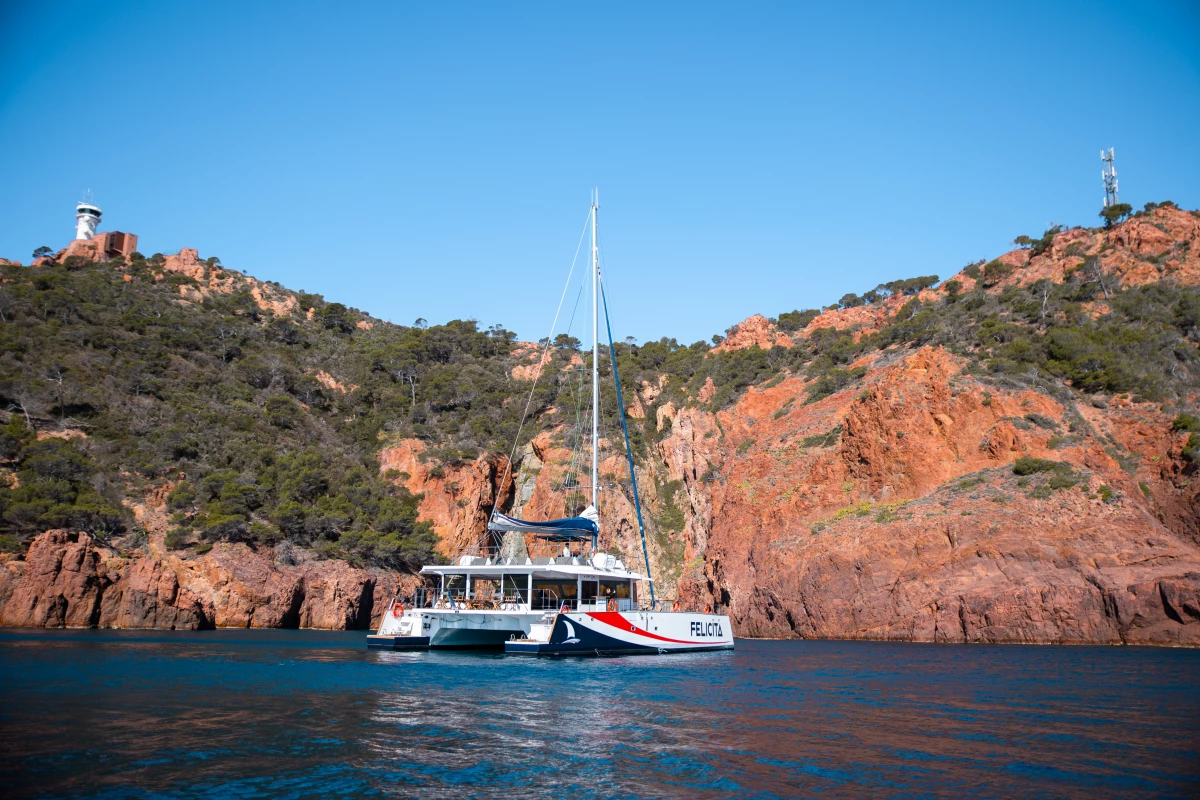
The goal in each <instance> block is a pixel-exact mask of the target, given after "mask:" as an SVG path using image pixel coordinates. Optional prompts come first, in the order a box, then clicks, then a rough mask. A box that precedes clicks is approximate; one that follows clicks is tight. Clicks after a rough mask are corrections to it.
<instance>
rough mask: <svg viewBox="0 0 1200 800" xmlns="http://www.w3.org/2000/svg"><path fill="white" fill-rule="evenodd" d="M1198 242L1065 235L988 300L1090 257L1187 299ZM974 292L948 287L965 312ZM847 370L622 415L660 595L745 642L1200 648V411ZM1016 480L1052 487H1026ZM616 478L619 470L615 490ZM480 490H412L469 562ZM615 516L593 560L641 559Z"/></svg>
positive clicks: (531, 501) (540, 467)
mask: <svg viewBox="0 0 1200 800" xmlns="http://www.w3.org/2000/svg"><path fill="white" fill-rule="evenodd" d="M1198 239H1200V220H1198V219H1197V217H1196V215H1194V214H1192V213H1188V212H1184V211H1180V210H1178V209H1174V208H1170V207H1167V208H1162V209H1158V210H1157V211H1155V212H1154V213H1153V214H1150V215H1148V216H1147V217H1145V218H1138V219H1133V220H1130V221H1128V222H1126V223H1123V224H1122V225H1119V226H1117V227H1116V228H1115V229H1114V230H1111V231H1103V230H1101V231H1088V230H1084V229H1074V230H1071V231H1066V232H1063V233H1061V234H1060V235H1059V236H1056V237H1054V238H1053V241H1052V243H1051V244H1050V246H1049V247H1046V248H1045V249H1044V250H1043V251H1042V252H1040V253H1037V254H1036V255H1035V254H1034V253H1032V252H1031V251H1030V250H1029V249H1024V250H1017V251H1014V252H1012V253H1009V254H1006V255H1005V256H1002V257H1001V258H1000V259H997V261H998V262H999V263H1001V264H1005V265H1008V266H1010V267H1011V268H1012V270H1011V272H1009V273H1007V274H1005V272H1004V271H1003V270H997V272H996V273H995V274H998V275H1001V276H1002V277H999V278H997V279H995V280H994V281H992V282H991V285H990V286H989V287H988V291H989V292H992V293H994V294H998V293H1001V292H1004V291H1005V289H1006V288H1008V287H1012V286H1030V285H1033V284H1035V283H1037V282H1038V281H1049V282H1051V283H1060V284H1061V283H1063V282H1064V281H1067V280H1070V279H1071V274H1072V273H1073V272H1075V271H1078V270H1079V269H1080V267H1081V264H1083V263H1087V262H1085V261H1083V260H1084V259H1087V258H1088V257H1089V256H1094V257H1095V258H1096V261H1097V262H1099V272H1098V273H1097V274H1099V275H1101V276H1106V279H1107V280H1108V281H1109V282H1110V283H1111V284H1112V285H1113V286H1119V285H1123V286H1126V287H1129V286H1139V285H1149V284H1155V283H1157V282H1160V281H1170V282H1172V283H1174V284H1185V285H1194V284H1195V283H1198V282H1200V247H1197V246H1194V245H1195V243H1196V242H1197V240H1198ZM1093 263H1094V262H1093ZM974 271H976V270H969V271H968V272H967V273H961V274H959V275H957V276H955V279H956V280H958V282H959V284H960V286H964V285H965V289H962V290H963V291H969V290H971V289H973V288H975V285H976V283H977V279H976V278H972V277H971V275H970V274H969V273H970V272H974ZM946 292H947V289H946V283H943V284H942V286H941V287H940V288H938V289H926V290H923V291H921V292H920V293H919V294H918V296H917V299H922V300H925V301H927V302H933V303H936V302H944V298H945V296H946ZM1105 294H1107V289H1106V291H1105ZM912 299H913V298H911V297H905V296H901V295H899V294H897V295H896V296H893V297H891V298H888V299H886V300H883V301H881V302H878V303H874V304H870V305H867V306H859V307H853V308H844V309H836V310H828V311H825V312H824V313H822V314H820V315H818V316H817V317H816V318H815V319H813V320H812V321H811V322H810V323H808V324H807V325H806V326H805V327H804V328H803V329H802V330H799V331H792V332H790V333H784V332H781V331H779V330H778V329H777V328H776V326H775V324H774V323H773V322H771V321H769V320H767V319H766V318H764V317H761V316H758V317H752V318H750V319H749V320H747V321H745V322H743V323H741V324H740V325H737V326H735V327H734V328H733V329H731V331H730V334H729V336H728V337H726V338H725V340H724V341H723V342H721V343H720V344H719V345H718V346H717V347H716V348H714V352H725V351H730V350H736V349H741V348H749V347H758V348H762V349H767V348H771V347H782V348H791V347H793V346H798V345H800V344H801V343H803V342H804V340H806V339H807V338H809V337H810V336H813V335H814V332H817V331H820V329H822V328H827V329H829V328H832V329H836V330H849V331H852V332H853V333H854V336H855V337H856V338H857V337H862V336H866V335H869V334H870V333H872V332H874V331H876V330H878V329H880V328H882V327H884V326H885V325H887V324H888V323H889V322H890V321H892V320H893V319H894V318H895V316H896V315H897V314H898V313H899V312H900V310H901V309H902V308H903V307H905V305H906V304H907V303H909V302H910V301H911V300H912ZM1093 307H1096V306H1093ZM1187 346H1189V347H1191V348H1193V349H1194V348H1195V343H1194V342H1190V343H1188V345H1187ZM1183 363H1185V364H1188V363H1190V362H1188V361H1185V362H1183ZM850 366H851V367H855V368H859V369H861V370H862V371H863V374H862V376H861V378H860V379H859V380H857V381H855V382H854V383H853V384H852V385H851V386H850V387H847V388H845V389H843V390H841V391H837V392H834V393H833V394H831V395H829V396H827V397H824V398H823V399H820V400H818V401H816V402H811V403H810V402H806V401H807V399H808V396H809V394H810V392H811V391H812V389H813V384H814V382H813V381H812V380H811V379H808V378H806V377H805V376H803V375H801V374H788V373H786V372H785V373H784V374H782V375H780V376H778V377H777V378H776V379H774V380H771V381H768V382H767V383H766V384H763V385H761V386H758V387H754V388H752V389H750V390H749V391H748V392H746V393H745V394H743V395H742V396H741V397H740V399H739V400H738V401H737V402H736V403H735V404H733V405H732V406H731V407H728V408H724V409H712V408H711V407H709V406H708V405H707V401H708V398H709V397H711V396H712V394H713V391H714V386H713V383H712V381H711V380H708V381H706V383H705V384H704V385H703V386H702V387H701V388H700V389H699V391H697V392H696V393H695V395H692V396H689V397H688V398H686V399H685V400H684V401H683V402H674V401H671V402H661V401H660V399H659V395H660V391H661V386H662V384H663V382H664V381H665V380H666V379H667V376H663V380H660V381H659V382H657V383H654V382H648V383H645V384H644V385H643V388H642V391H641V392H640V393H639V395H638V396H637V397H634V398H631V416H632V417H635V418H636V417H641V416H643V415H645V414H650V415H651V416H652V417H653V419H654V422H655V425H654V428H655V429H656V431H657V432H658V434H659V438H658V439H657V441H655V442H654V443H653V445H652V447H651V452H650V458H648V459H646V460H645V461H644V462H643V464H642V465H640V467H639V481H640V483H641V487H642V499H643V503H644V504H645V506H646V512H647V513H646V516H647V519H648V520H649V534H650V537H649V538H650V550H651V568H652V570H653V571H654V574H655V575H656V578H657V581H658V583H657V586H658V591H659V595H660V596H666V597H668V598H675V597H678V598H681V599H682V600H683V601H684V602H685V603H687V604H689V605H690V606H692V607H695V608H701V607H704V606H712V607H715V608H718V609H721V610H723V611H725V612H727V613H729V614H730V615H731V616H732V618H733V621H734V624H735V626H736V629H737V631H738V633H739V635H742V636H765V637H781V636H783V637H786V636H803V637H822V638H867V639H903V640H918V641H959V642H1057V643H1069V642H1104V643H1155V644H1191V645H1195V644H1200V481H1197V477H1198V473H1197V465H1196V464H1195V463H1193V461H1191V460H1189V459H1188V458H1186V457H1185V456H1184V453H1183V451H1184V449H1185V446H1186V445H1187V442H1188V441H1189V433H1188V432H1187V431H1178V430H1176V429H1175V428H1174V427H1173V424H1172V423H1173V419H1174V416H1175V413H1176V412H1177V411H1178V410H1179V409H1180V408H1184V409H1186V408H1194V407H1195V403H1196V395H1195V394H1194V393H1193V394H1191V395H1190V396H1188V397H1187V398H1185V399H1184V401H1183V402H1182V403H1181V404H1177V405H1174V406H1171V407H1170V408H1168V405H1164V404H1162V403H1161V402H1146V401H1139V400H1138V398H1131V397H1130V396H1129V395H1120V394H1116V395H1089V394H1087V393H1083V392H1080V391H1078V390H1075V389H1072V388H1071V386H1070V384H1069V382H1058V383H1057V384H1053V383H1051V384H1047V383H1038V382H1036V381H1013V380H1000V381H997V380H995V379H993V378H992V377H990V376H987V375H985V374H981V373H980V370H979V369H978V367H977V365H976V364H975V363H974V361H973V359H972V358H971V357H969V355H955V354H952V353H950V352H948V351H947V350H946V349H945V348H943V347H930V346H927V347H923V348H918V349H915V350H914V349H911V348H907V347H890V348H885V349H883V350H881V351H879V352H875V353H870V354H867V355H864V356H863V357H862V358H861V359H860V360H859V361H856V362H854V363H853V364H851V365H850ZM1182 368H1184V369H1187V367H1182ZM1190 368H1191V369H1192V370H1195V369H1196V368H1195V367H1194V366H1192V367H1190ZM557 434H558V430H557V429H554V428H551V429H549V430H547V431H544V432H543V433H542V434H541V435H540V436H539V437H538V438H537V439H535V440H534V442H532V443H531V445H530V446H529V447H528V448H526V449H525V450H524V451H523V452H522V453H521V454H520V458H519V459H518V462H517V465H516V475H515V486H516V489H515V499H514V506H515V508H516V509H517V511H518V512H524V513H527V514H529V515H530V516H538V515H541V516H554V515H558V514H562V513H565V512H566V511H567V509H566V508H565V507H564V506H563V505H562V492H561V490H558V491H556V487H557V482H558V481H559V480H560V479H561V475H562V473H563V471H564V470H565V469H566V468H567V465H568V462H569V459H570V455H571V453H570V450H569V449H567V448H566V447H565V446H564V445H563V441H562V437H561V436H559V435H557ZM415 446H416V445H415V444H408V443H406V444H401V445H399V446H397V448H396V449H395V451H394V452H396V453H402V452H406V448H409V447H415ZM386 452H387V451H385V453H386ZM1018 459H1024V461H1023V462H1022V464H1026V463H1030V461H1031V460H1032V462H1031V463H1032V464H1033V466H1034V467H1037V468H1039V469H1038V470H1037V471H1033V472H1029V473H1028V474H1017V473H1018V472H1024V471H1025V470H1023V469H1021V465H1017V468H1016V469H1014V465H1015V464H1016V462H1017V460H1018ZM388 463H391V462H390V461H389V462H388ZM406 463H407V462H406ZM1026 469H1028V467H1026ZM471 471H472V472H473V474H478V473H479V468H478V466H473V467H472V468H471ZM624 471H625V467H624V465H623V463H621V462H620V460H619V459H618V458H615V457H614V458H610V459H609V460H607V461H605V464H604V467H603V469H602V473H605V474H606V475H607V476H608V477H609V478H610V479H612V478H613V477H614V476H620V475H623V474H624ZM457 485H458V486H459V487H461V486H472V487H473V486H477V485H480V484H479V483H478V481H475V482H472V481H460V482H457ZM483 485H484V486H485V488H483V489H482V490H471V491H469V492H468V493H467V494H466V495H463V494H461V493H459V494H455V498H456V505H455V507H454V508H451V507H450V505H449V504H448V503H446V502H444V501H442V500H440V499H438V498H439V497H440V496H442V495H444V494H445V492H444V489H443V488H442V485H440V484H439V483H438V482H431V481H428V480H426V479H425V478H424V477H423V476H422V474H421V473H420V472H419V471H410V473H409V483H408V486H409V488H410V489H411V490H413V491H414V492H420V493H423V494H424V495H425V496H426V497H425V500H424V505H423V511H424V512H425V513H427V514H429V515H430V517H431V518H433V519H435V520H437V524H438V526H439V528H440V529H442V530H446V531H450V530H452V531H454V535H453V540H454V541H456V542H457V541H462V540H463V538H464V536H467V535H468V534H469V533H470V532H471V531H472V530H473V531H474V532H475V535H478V533H479V532H480V531H481V530H482V524H481V522H480V521H481V520H482V519H484V518H485V517H486V513H485V512H483V511H481V509H483V508H484V507H486V508H488V509H490V504H491V500H492V498H493V497H494V496H495V492H496V489H495V487H494V486H492V485H490V484H486V482H484V484H483ZM459 491H460V492H461V489H460V490H459ZM506 491H507V490H506ZM610 497H611V499H610V500H609V505H608V506H606V507H605V509H604V511H605V514H606V519H607V521H608V525H607V526H606V536H607V537H608V538H607V539H605V540H603V541H602V542H601V544H602V546H606V547H608V546H611V547H617V548H620V549H621V550H622V551H623V552H624V553H626V555H627V557H629V558H630V559H631V560H634V561H640V558H639V557H638V556H639V549H640V547H639V545H638V541H637V537H636V525H635V521H634V514H633V508H632V504H631V500H630V497H629V493H628V487H627V486H623V487H618V490H617V491H615V492H613V493H612V495H611V496H610ZM468 518H469V520H468Z"/></svg>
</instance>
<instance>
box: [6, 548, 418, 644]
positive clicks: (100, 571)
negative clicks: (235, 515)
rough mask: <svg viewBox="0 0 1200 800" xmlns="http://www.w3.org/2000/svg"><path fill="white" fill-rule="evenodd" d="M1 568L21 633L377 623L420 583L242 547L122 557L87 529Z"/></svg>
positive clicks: (9, 608) (10, 613) (9, 616)
mask: <svg viewBox="0 0 1200 800" xmlns="http://www.w3.org/2000/svg"><path fill="white" fill-rule="evenodd" d="M3 567H4V570H3V571H2V572H0V624H2V625H12V626H23V627H69V628H70V627H76V628H79V627H101V628H162V629H173V630H201V629H205V628H323V629H332V630H351V629H355V628H366V627H368V626H374V625H377V624H378V622H379V620H380V618H381V616H382V614H383V612H384V610H385V609H386V608H387V603H388V601H389V600H390V599H391V598H392V597H395V596H397V595H403V594H407V593H409V592H411V590H412V588H413V587H414V586H415V585H416V584H417V583H418V579H417V578H416V577H415V576H411V575H398V574H394V573H389V572H384V571H373V572H371V571H367V570H361V569H356V568H354V567H351V566H350V565H349V564H347V563H346V562H344V561H308V562H305V563H301V564H297V565H294V566H291V565H282V564H278V563H275V562H274V561H273V560H272V558H271V557H269V556H268V555H267V554H264V553H256V552H254V551H252V550H250V548H248V547H246V546H245V545H242V544H218V545H216V546H215V547H214V548H213V549H212V551H211V552H209V553H208V554H206V555H204V556H202V557H199V558H194V559H184V558H179V557H177V556H174V555H168V554H159V555H151V556H145V557H141V558H136V559H132V560H130V559H125V558H121V557H119V556H118V555H116V554H115V553H113V552H112V551H110V550H108V549H106V548H103V547H98V546H97V545H96V543H95V541H94V540H93V539H92V538H91V537H90V536H88V535H87V534H85V533H78V534H76V533H67V532H66V531H48V532H46V533H44V534H42V535H41V536H39V537H37V538H36V539H35V540H34V541H33V543H32V544H31V545H30V548H29V553H28V556H27V558H26V560H25V561H9V562H7V563H5V564H4V565H3Z"/></svg>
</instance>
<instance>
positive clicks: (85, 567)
mask: <svg viewBox="0 0 1200 800" xmlns="http://www.w3.org/2000/svg"><path fill="white" fill-rule="evenodd" d="M8 566H9V567H10V568H11V566H12V565H11V563H10V564H9V565H8ZM9 575H10V578H9V580H11V579H12V577H11V576H12V575H13V572H10V573H9ZM108 584H109V579H108V576H107V574H106V572H105V570H104V567H103V563H102V560H101V553H100V551H99V550H98V549H97V548H96V547H95V546H94V544H93V542H92V538H91V537H90V536H88V535H87V534H86V533H79V534H74V533H67V532H66V531H47V532H46V533H44V534H42V535H41V536H39V537H38V538H37V539H36V540H34V542H33V544H32V545H30V547H29V554H28V556H27V558H26V560H25V569H24V571H23V574H22V575H21V576H20V578H19V579H18V580H16V581H15V586H14V588H13V590H12V593H11V594H10V595H9V598H8V602H7V603H5V604H4V608H3V609H0V624H3V625H13V626H23V627H64V626H65V627H68V628H86V627H90V626H92V625H95V624H96V622H97V620H98V618H99V613H100V595H101V594H102V593H103V591H104V590H105V589H106V588H107V587H108Z"/></svg>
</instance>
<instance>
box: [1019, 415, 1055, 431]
mask: <svg viewBox="0 0 1200 800" xmlns="http://www.w3.org/2000/svg"><path fill="white" fill-rule="evenodd" d="M1025 419H1027V420H1029V421H1030V422H1032V423H1033V424H1034V425H1037V426H1038V427H1039V428H1047V429H1049V430H1055V429H1056V428H1058V423H1057V422H1055V421H1054V420H1052V419H1050V418H1049V417H1046V416H1043V415H1041V414H1026V415H1025Z"/></svg>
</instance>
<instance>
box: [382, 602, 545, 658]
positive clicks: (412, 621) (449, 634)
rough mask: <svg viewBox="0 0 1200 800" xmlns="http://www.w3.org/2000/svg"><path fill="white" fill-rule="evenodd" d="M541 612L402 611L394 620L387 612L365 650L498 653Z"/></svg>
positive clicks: (526, 628)
mask: <svg viewBox="0 0 1200 800" xmlns="http://www.w3.org/2000/svg"><path fill="white" fill-rule="evenodd" d="M543 616H545V612H544V611H474V610H467V609H463V610H460V611H455V610H452V609H428V608H422V609H406V610H405V611H404V614H403V616H401V617H399V618H397V617H395V616H393V615H392V613H391V612H390V611H389V612H388V614H386V615H385V617H384V620H383V623H382V624H381V625H380V626H379V631H378V633H375V634H373V635H371V636H368V637H367V646H368V647H373V648H383V649H389V650H392V649H415V648H425V647H429V648H434V649H436V648H479V647H491V648H495V649H497V650H499V649H500V648H502V647H503V646H504V643H505V642H506V641H508V640H509V639H512V638H513V637H516V638H518V639H520V638H522V637H524V636H527V635H529V631H530V626H531V625H533V624H535V623H537V622H538V621H539V620H541V619H542V617H543Z"/></svg>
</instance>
